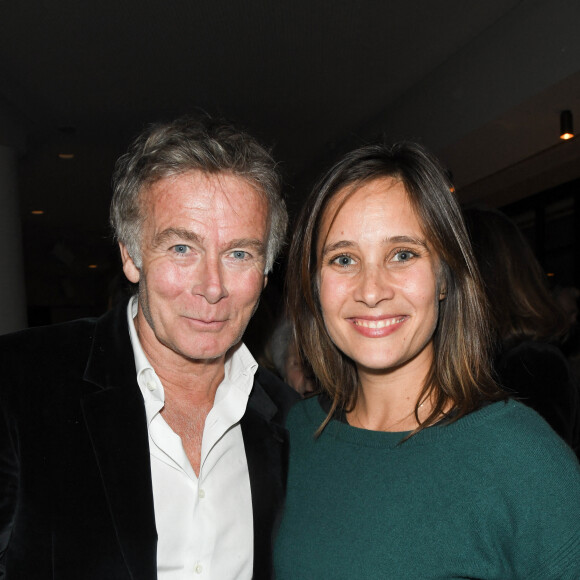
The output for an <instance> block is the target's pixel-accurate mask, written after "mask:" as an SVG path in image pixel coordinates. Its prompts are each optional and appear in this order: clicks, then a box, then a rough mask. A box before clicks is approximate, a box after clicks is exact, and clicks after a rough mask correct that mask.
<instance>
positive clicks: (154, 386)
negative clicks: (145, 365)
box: [147, 381, 157, 391]
mask: <svg viewBox="0 0 580 580" xmlns="http://www.w3.org/2000/svg"><path fill="white" fill-rule="evenodd" d="M147 388H148V389H149V390H150V391H154V390H155V389H156V388H157V385H156V384H155V383H154V382H153V381H147Z"/></svg>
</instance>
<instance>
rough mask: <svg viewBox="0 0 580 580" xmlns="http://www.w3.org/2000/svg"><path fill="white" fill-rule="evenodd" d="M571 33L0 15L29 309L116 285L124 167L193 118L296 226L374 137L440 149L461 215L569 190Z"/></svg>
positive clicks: (386, 8)
mask: <svg viewBox="0 0 580 580" xmlns="http://www.w3.org/2000/svg"><path fill="white" fill-rule="evenodd" d="M578 22H580V2H578V0H550V1H542V0H486V1H485V2H465V0H438V1H435V0H406V1H404V2H402V1H399V2H394V1H392V0H359V1H357V2H353V1H346V0H333V1H332V2H330V1H328V0H318V1H314V0H309V1H305V0H293V1H292V2H281V1H279V0H246V1H244V2H235V1H234V0H213V1H212V2H202V1H199V0H170V1H166V2H160V1H153V0H139V1H136V0H125V1H124V2H118V1H114V2H113V1H112V0H101V1H99V2H79V0H35V1H34V2H32V1H30V0H28V1H27V0H21V1H19V2H8V1H7V0H0V145H3V146H7V147H12V148H15V149H17V151H18V154H19V193H20V204H21V216H22V228H23V234H24V236H23V237H24V252H25V265H26V273H27V283H28V289H27V291H28V295H29V303H32V304H44V303H47V304H48V303H57V302H59V301H60V302H62V303H64V302H66V301H67V300H68V301H69V302H74V301H75V300H80V298H78V296H79V295H80V294H82V293H83V292H84V291H85V290H86V289H85V290H82V289H81V290H79V288H81V287H84V286H83V285H85V286H87V288H94V287H95V285H98V284H104V283H105V282H104V281H103V280H104V279H99V280H100V282H98V284H97V283H96V282H95V280H97V278H95V274H90V275H89V274H87V272H86V269H87V266H88V264H89V263H90V264H95V265H97V266H99V268H100V270H99V271H100V272H105V273H108V274H107V275H108V277H109V278H110V277H111V272H112V271H113V270H114V269H115V268H117V264H116V262H115V260H116V258H115V257H114V256H115V252H114V249H113V248H112V246H111V243H110V239H109V238H108V228H107V212H108V204H109V200H110V195H111V188H110V176H111V172H112V168H113V164H114V161H115V159H116V157H118V155H119V154H121V153H122V152H123V151H124V149H125V148H126V147H127V144H128V142H129V140H130V139H131V137H132V136H134V135H135V133H136V132H138V131H140V130H141V129H142V128H143V127H144V125H146V124H147V123H150V122H153V121H158V120H169V119H172V118H174V117H176V116H178V115H181V114H184V113H188V112H192V111H195V110H196V109H202V110H205V111H208V112H210V113H214V114H216V113H217V114H222V115H225V116H226V117H229V118H232V119H234V120H237V121H239V122H241V123H242V124H243V125H245V126H246V127H247V128H248V129H249V130H250V131H251V132H253V133H254V134H256V135H257V136H258V137H260V138H261V139H262V140H263V141H264V142H266V143H267V144H269V145H270V146H272V147H273V149H274V154H275V157H276V158H277V159H278V160H279V161H280V166H281V168H282V171H283V174H284V178H285V183H286V187H285V190H286V191H285V192H286V196H287V200H288V205H289V207H290V209H291V211H292V213H295V212H296V210H297V209H298V208H299V207H300V204H301V200H302V199H303V197H304V195H305V194H306V193H307V191H308V189H309V187H310V185H311V184H312V181H313V179H314V178H315V177H316V176H317V175H318V174H319V173H320V171H321V170H322V168H324V167H325V166H326V165H328V164H329V163H330V162H331V161H332V160H334V159H335V158H336V157H337V156H338V155H339V154H340V153H342V152H344V151H346V150H348V149H349V148H352V147H354V146H356V145H359V144H361V143H363V142H365V141H366V140H369V139H372V138H373V137H375V136H377V135H379V134H381V133H384V134H385V135H387V137H388V138H389V139H391V140H398V139H415V140H419V141H421V142H423V143H424V144H426V145H427V146H429V147H430V148H431V149H433V150H434V151H435V152H436V153H437V154H438V155H439V156H440V158H441V159H442V161H443V163H444V164H445V165H446V166H447V167H448V168H449V169H450V170H451V171H452V173H453V176H454V179H455V182H456V186H457V191H458V195H459V198H460V199H461V200H462V201H469V202H473V201H482V200H484V201H488V202H489V203H491V204H492V205H498V206H501V205H504V204H505V203H508V202H510V201H514V200H516V199H519V198H521V197H525V196H527V195H531V194H533V193H536V192H538V191H541V190H542V189H546V188H547V187H551V186H553V185H557V184H559V183H562V182H563V181H566V180H571V179H575V178H577V177H580V145H579V142H578V140H577V139H574V140H572V141H570V142H565V143H559V142H558V137H557V132H558V123H559V113H560V111H561V110H563V109H571V110H572V111H573V112H574V113H575V115H576V117H577V119H580V34H578ZM59 153H72V154H74V158H73V159H69V160H63V159H60V158H59V157H58V154H59ZM35 209H42V210H44V212H45V213H44V214H43V215H41V216H39V215H32V214H31V211H32V210H35ZM67 276H68V277H69V282H68V286H67V283H64V282H63V278H65V279H66V278H67ZM90 276H93V278H90Z"/></svg>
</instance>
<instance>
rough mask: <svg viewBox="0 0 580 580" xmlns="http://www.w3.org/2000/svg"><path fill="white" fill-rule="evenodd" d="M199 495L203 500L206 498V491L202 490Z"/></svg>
mask: <svg viewBox="0 0 580 580" xmlns="http://www.w3.org/2000/svg"><path fill="white" fill-rule="evenodd" d="M197 495H198V496H199V497H200V498H201V499H203V498H204V497H205V491H204V490H203V489H200V490H199V492H198V493H197Z"/></svg>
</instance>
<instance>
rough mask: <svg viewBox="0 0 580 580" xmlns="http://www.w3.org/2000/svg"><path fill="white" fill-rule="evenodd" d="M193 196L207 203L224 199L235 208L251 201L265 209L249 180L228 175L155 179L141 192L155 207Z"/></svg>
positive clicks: (262, 197)
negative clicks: (165, 200) (163, 199)
mask: <svg viewBox="0 0 580 580" xmlns="http://www.w3.org/2000/svg"><path fill="white" fill-rule="evenodd" d="M192 194H193V195H194V196H199V198H200V200H201V199H202V198H209V199H219V198H221V199H225V200H228V201H229V202H230V203H233V204H235V203H236V202H237V201H240V200H248V199H252V198H254V199H255V200H256V201H258V203H263V204H264V207H265V208H268V205H269V204H268V200H267V197H266V195H265V193H264V191H263V190H262V189H261V188H260V187H259V186H258V185H257V184H255V183H252V182H251V181H250V180H249V179H247V178H245V177H243V176H240V175H236V174H235V173H233V172H229V171H220V172H215V173H208V172H204V171H201V170H198V169H193V170H189V171H185V172H180V173H176V174H170V175H166V176H162V177H159V178H158V179H156V180H155V181H152V182H150V183H149V184H147V186H145V187H144V188H143V190H142V192H141V198H142V199H143V201H145V202H146V203H147V204H155V203H156V202H157V201H158V200H159V199H160V198H161V197H163V196H166V195H171V196H175V197H178V196H180V195H183V196H185V195H190V196H191V195H192Z"/></svg>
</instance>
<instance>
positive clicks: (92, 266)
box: [89, 264, 99, 270]
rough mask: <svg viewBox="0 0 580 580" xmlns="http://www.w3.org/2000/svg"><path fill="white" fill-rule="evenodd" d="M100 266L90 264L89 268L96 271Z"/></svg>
mask: <svg viewBox="0 0 580 580" xmlns="http://www.w3.org/2000/svg"><path fill="white" fill-rule="evenodd" d="M98 267H99V266H98V265H97V264H89V268H90V269H91V270H95V269H96V268H98Z"/></svg>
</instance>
